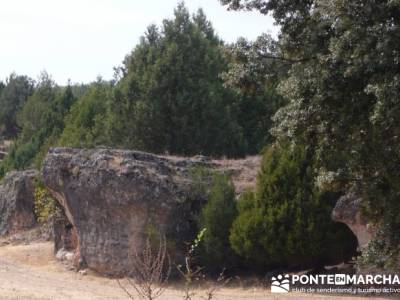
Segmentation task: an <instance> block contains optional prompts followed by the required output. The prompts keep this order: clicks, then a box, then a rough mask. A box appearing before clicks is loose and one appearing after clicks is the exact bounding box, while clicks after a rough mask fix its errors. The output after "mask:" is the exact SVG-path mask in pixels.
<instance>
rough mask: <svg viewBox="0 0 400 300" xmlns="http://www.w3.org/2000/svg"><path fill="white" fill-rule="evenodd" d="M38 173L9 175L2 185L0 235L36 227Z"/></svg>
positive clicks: (30, 171) (15, 172)
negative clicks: (36, 178) (35, 179)
mask: <svg viewBox="0 0 400 300" xmlns="http://www.w3.org/2000/svg"><path fill="white" fill-rule="evenodd" d="M36 176H38V172H37V171H33V170H29V171H14V172H10V173H7V175H6V176H5V177H4V179H3V180H2V182H1V184H0V235H5V234H12V233H15V232H17V231H19V230H23V229H29V228H32V227H34V226H35V225H36V218H35V214H34V185H33V180H34V178H35V177H36Z"/></svg>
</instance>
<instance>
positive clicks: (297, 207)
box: [230, 146, 356, 268]
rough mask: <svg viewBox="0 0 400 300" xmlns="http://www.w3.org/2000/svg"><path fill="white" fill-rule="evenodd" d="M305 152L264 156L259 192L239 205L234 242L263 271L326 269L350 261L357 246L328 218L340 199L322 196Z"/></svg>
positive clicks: (297, 150) (295, 150) (296, 150)
mask: <svg viewBox="0 0 400 300" xmlns="http://www.w3.org/2000/svg"><path fill="white" fill-rule="evenodd" d="M313 177H314V174H313V161H312V158H311V157H310V153H309V151H308V149H306V148H304V147H295V148H291V147H289V146H283V147H279V146H275V147H272V148H270V149H268V151H266V152H265V154H264V157H263V163H262V169H261V172H260V174H259V176H258V181H257V190H256V192H255V193H253V192H251V191H248V192H247V193H245V194H243V196H242V197H241V199H240V200H239V202H238V206H239V207H238V209H239V216H238V217H237V219H236V220H235V221H234V224H233V226H232V231H231V236H230V240H231V243H232V246H233V248H234V249H235V251H237V253H238V254H240V255H242V256H244V257H246V258H247V259H248V260H250V261H251V262H253V263H255V265H257V266H258V267H259V268H262V267H264V268H265V267H303V268H304V267H309V266H323V265H324V264H327V263H334V262H338V261H341V260H344V261H345V260H347V259H349V258H351V254H352V253H353V251H354V249H355V246H356V241H355V239H354V237H353V235H352V233H351V232H350V230H349V229H348V228H347V227H346V226H345V225H344V224H338V223H334V222H333V221H332V220H331V219H330V214H331V211H332V208H333V206H334V203H335V201H336V200H337V198H338V196H339V195H338V194H335V193H329V192H328V193H326V192H325V193H320V192H318V191H317V190H316V189H315V185H314V182H313Z"/></svg>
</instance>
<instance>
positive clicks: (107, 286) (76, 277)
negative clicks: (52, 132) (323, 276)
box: [0, 243, 387, 300]
mask: <svg viewBox="0 0 400 300" xmlns="http://www.w3.org/2000/svg"><path fill="white" fill-rule="evenodd" d="M52 249H53V246H52V244H51V243H34V244H30V245H19V246H2V247H0V299H32V300H45V299H46V300H47V299H48V300H64V299H73V300H75V299H76V300H86V299H87V300H98V299H127V297H126V296H125V293H124V292H123V291H122V290H121V289H120V288H119V286H118V284H117V282H116V281H115V280H111V279H105V278H101V277H98V276H95V275H93V274H88V275H87V276H83V275H80V274H78V273H76V272H73V271H68V270H67V269H66V267H65V266H63V265H62V264H60V263H59V262H57V261H56V260H55V259H54V257H53V254H52ZM200 292H201V291H199V293H200ZM159 299H160V300H178V299H179V300H180V299H182V292H180V291H178V290H174V289H172V288H170V289H168V290H167V291H166V292H165V294H164V295H163V296H162V297H161V298H159ZM197 299H200V298H197ZM216 299H217V300H232V299H243V300H246V299H248V300H261V299H266V300H272V299H296V300H302V299H324V300H330V299H332V300H338V299H348V300H350V299H351V300H357V299H359V300H361V299H365V298H361V297H352V298H350V297H336V296H321V295H302V294H295V293H290V294H287V295H283V296H280V295H279V296H277V295H273V294H270V293H269V292H268V291H267V290H265V289H261V288H256V289H239V288H229V289H228V288H226V289H223V290H221V291H219V293H218V294H217V297H216ZM369 299H387V298H369Z"/></svg>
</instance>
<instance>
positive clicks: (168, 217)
mask: <svg viewBox="0 0 400 300" xmlns="http://www.w3.org/2000/svg"><path fill="white" fill-rule="evenodd" d="M253 161H256V160H254V159H253ZM249 165H250V166H251V167H253V166H254V162H253V163H250V164H249ZM196 166H205V167H207V168H214V169H216V170H227V171H228V172H232V174H234V177H235V178H236V180H239V179H238V178H241V175H240V171H239V170H237V169H235V165H233V164H232V163H229V162H228V161H224V162H220V163H217V162H216V161H212V160H208V159H204V158H203V157H195V158H180V157H167V156H159V155H153V154H149V153H144V152H139V151H126V150H111V149H94V150H81V149H71V148H54V149H51V150H50V151H49V153H48V155H47V156H46V158H45V161H44V165H43V180H44V183H45V184H46V186H47V187H48V189H49V190H50V192H51V193H52V195H53V196H54V197H55V198H56V199H57V200H58V202H59V203H60V204H61V206H62V207H63V209H64V212H65V215H66V218H67V220H68V221H67V222H63V221H61V222H60V223H59V224H58V229H57V230H56V232H55V235H56V237H55V238H56V241H58V245H56V251H57V250H59V248H61V247H63V248H66V247H65V245H63V242H62V241H63V240H65V239H66V240H67V241H68V243H69V245H70V246H71V245H72V246H74V247H76V249H75V253H76V254H75V256H76V257H75V262H76V264H78V265H79V266H80V267H86V266H87V267H89V268H91V269H93V270H95V271H98V272H100V273H102V274H106V275H112V276H119V275H124V274H128V273H129V272H130V270H131V269H132V261H131V259H132V255H131V254H132V253H133V251H135V250H136V249H140V247H142V245H143V242H144V235H145V233H146V232H149V231H151V230H154V229H155V230H156V231H159V232H161V233H163V234H166V235H167V238H168V239H169V240H172V241H177V242H176V243H175V244H174V243H171V244H170V245H169V247H172V248H175V249H173V251H172V252H174V253H173V254H175V255H176V256H179V253H182V252H181V251H182V249H179V247H180V246H181V245H183V241H187V239H186V238H187V237H188V236H192V234H193V232H192V230H193V227H194V226H193V223H194V222H195V220H194V215H193V214H194V213H195V212H196V211H198V210H199V209H200V208H201V205H202V203H201V202H202V201H204V199H193V198H192V197H191V190H192V185H193V182H192V180H191V177H190V170H191V169H192V168H193V167H196ZM228 166H229V167H228ZM240 167H241V168H242V169H243V171H247V173H246V174H250V173H252V172H253V173H255V174H256V171H253V170H251V171H249V170H248V169H249V168H247V169H246V168H243V167H242V166H240ZM257 169H258V168H257ZM244 177H245V179H243V180H244V181H248V182H247V183H246V184H244V185H245V186H250V185H251V182H252V181H254V180H250V179H248V175H246V176H244ZM57 235H58V237H57ZM60 235H63V237H60ZM75 237H76V238H75ZM71 240H72V241H73V243H70V241H71ZM74 244H76V245H74Z"/></svg>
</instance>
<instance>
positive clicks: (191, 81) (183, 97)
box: [111, 4, 244, 156]
mask: <svg viewBox="0 0 400 300" xmlns="http://www.w3.org/2000/svg"><path fill="white" fill-rule="evenodd" d="M222 46H223V44H222V42H221V41H220V39H219V38H218V37H217V36H216V35H215V34H214V31H213V29H212V27H211V24H210V23H209V22H208V21H207V20H206V18H205V16H204V13H203V12H202V11H199V12H198V13H197V14H196V15H195V16H193V17H190V15H189V12H188V11H187V9H186V8H185V6H184V5H183V4H180V5H178V7H177V9H176V10H175V15H174V18H173V19H171V20H164V22H163V26H162V29H161V30H158V29H157V28H156V27H155V26H150V27H149V28H148V31H147V33H146V34H145V36H144V37H143V38H142V39H141V42H140V44H139V45H138V46H137V47H136V48H135V50H134V51H133V52H132V54H131V55H130V56H128V57H127V59H126V60H125V62H124V74H125V75H124V77H123V78H122V79H121V81H120V82H119V83H118V85H117V87H116V91H115V97H114V98H113V101H114V103H113V104H112V106H111V110H112V112H111V120H112V130H113V132H114V134H112V142H113V143H115V144H118V145H120V146H121V147H127V148H139V149H142V150H146V151H150V152H157V153H160V152H161V153H163V152H168V153H175V154H186V155H190V154H199V153H203V154H206V155H223V154H226V155H229V156H237V155H242V154H243V151H244V146H243V145H244V141H243V139H244V138H243V133H242V128H241V127H240V126H239V124H238V121H237V118H238V114H239V111H238V105H237V101H236V98H235V95H234V94H233V93H232V92H231V91H229V90H228V89H226V88H224V87H223V82H222V80H221V79H220V76H219V75H220V73H221V72H223V71H224V70H225V69H226V64H227V62H226V60H225V59H224V57H223V55H222V49H221V47H222Z"/></svg>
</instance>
